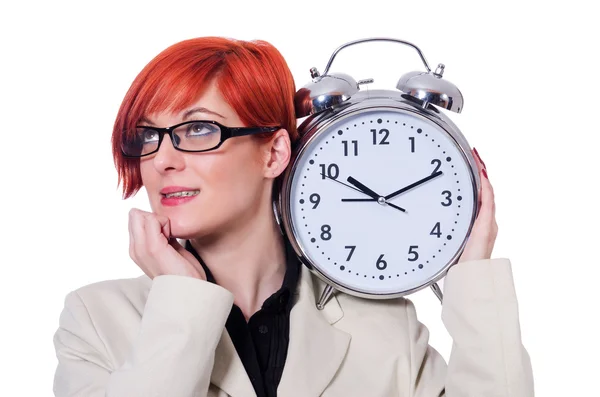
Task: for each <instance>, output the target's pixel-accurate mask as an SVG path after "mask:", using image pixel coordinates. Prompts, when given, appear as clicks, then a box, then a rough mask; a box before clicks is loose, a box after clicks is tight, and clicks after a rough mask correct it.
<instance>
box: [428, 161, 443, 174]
mask: <svg viewBox="0 0 600 397" xmlns="http://www.w3.org/2000/svg"><path fill="white" fill-rule="evenodd" d="M431 164H435V165H436V166H435V169H434V170H433V172H432V174H435V173H436V172H438V170H439V169H440V167H441V166H442V160H440V159H433V160H431Z"/></svg>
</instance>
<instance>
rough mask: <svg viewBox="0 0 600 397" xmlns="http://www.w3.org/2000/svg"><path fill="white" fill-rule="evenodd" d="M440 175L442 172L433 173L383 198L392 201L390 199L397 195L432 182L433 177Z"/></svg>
mask: <svg viewBox="0 0 600 397" xmlns="http://www.w3.org/2000/svg"><path fill="white" fill-rule="evenodd" d="M442 173H443V172H442V171H438V172H434V173H433V174H431V175H429V176H426V177H425V178H423V179H421V180H419V181H416V182H415V183H411V184H410V185H408V186H405V187H403V188H402V189H400V190H396V191H395V192H394V193H391V194H388V195H387V196H385V199H386V200H389V199H392V198H394V197H396V196H398V195H399V194H402V193H404V192H406V191H407V190H410V189H412V188H414V187H417V186H419V185H421V184H423V183H425V182H427V181H429V180H432V179H433V178H435V177H438V176H440V175H442Z"/></svg>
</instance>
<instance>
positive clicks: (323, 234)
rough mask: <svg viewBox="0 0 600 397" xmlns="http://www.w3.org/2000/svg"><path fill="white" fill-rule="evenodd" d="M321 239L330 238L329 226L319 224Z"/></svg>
mask: <svg viewBox="0 0 600 397" xmlns="http://www.w3.org/2000/svg"><path fill="white" fill-rule="evenodd" d="M321 240H325V241H327V240H331V226H329V225H323V226H321Z"/></svg>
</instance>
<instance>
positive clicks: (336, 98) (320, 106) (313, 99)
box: [294, 68, 359, 118]
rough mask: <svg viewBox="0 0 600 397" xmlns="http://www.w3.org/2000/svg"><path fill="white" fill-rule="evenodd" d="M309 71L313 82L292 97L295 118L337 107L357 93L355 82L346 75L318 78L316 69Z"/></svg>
mask: <svg viewBox="0 0 600 397" xmlns="http://www.w3.org/2000/svg"><path fill="white" fill-rule="evenodd" d="M310 71H311V76H312V77H313V81H312V82H310V83H308V84H306V85H305V86H304V87H302V88H301V89H299V90H298V91H297V92H296V95H294V107H295V108H296V117H297V118H302V117H306V116H309V115H311V114H315V113H320V112H322V111H324V110H326V109H329V108H331V107H333V106H335V105H339V104H340V103H342V102H344V101H346V100H347V99H349V98H350V97H351V96H352V95H354V94H356V93H357V92H358V91H359V88H358V83H357V82H356V80H354V79H353V78H352V77H351V76H349V75H347V74H343V73H331V74H326V75H324V76H320V75H319V72H318V71H317V69H316V68H312V69H311V70H310Z"/></svg>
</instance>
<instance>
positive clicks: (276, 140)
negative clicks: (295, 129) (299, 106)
mask: <svg viewBox="0 0 600 397" xmlns="http://www.w3.org/2000/svg"><path fill="white" fill-rule="evenodd" d="M265 155H266V161H265V163H264V164H265V168H264V173H265V178H272V179H275V178H277V177H278V176H279V175H281V174H282V173H283V172H284V171H285V169H286V168H287V166H288V164H289V162H290V159H291V157H292V149H291V142H290V135H289V134H288V132H287V130H286V129H283V128H282V129H280V130H278V131H276V132H275V133H273V136H272V137H271V139H269V141H268V142H267V143H266V144H265Z"/></svg>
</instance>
